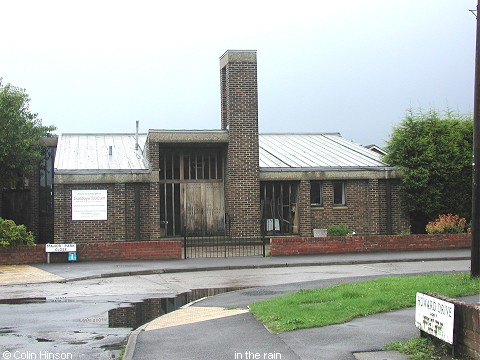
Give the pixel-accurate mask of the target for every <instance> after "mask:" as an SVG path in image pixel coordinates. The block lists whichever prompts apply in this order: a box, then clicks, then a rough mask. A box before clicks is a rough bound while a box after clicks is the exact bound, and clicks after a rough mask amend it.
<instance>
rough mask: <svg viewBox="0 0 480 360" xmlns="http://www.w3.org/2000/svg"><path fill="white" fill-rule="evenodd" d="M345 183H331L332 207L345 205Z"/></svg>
mask: <svg viewBox="0 0 480 360" xmlns="http://www.w3.org/2000/svg"><path fill="white" fill-rule="evenodd" d="M346 204H347V197H346V194H345V182H344V181H335V182H334V183H333V205H346Z"/></svg>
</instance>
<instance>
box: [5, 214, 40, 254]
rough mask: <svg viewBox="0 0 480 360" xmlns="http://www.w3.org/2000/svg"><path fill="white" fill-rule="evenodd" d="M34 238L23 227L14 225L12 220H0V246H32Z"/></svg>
mask: <svg viewBox="0 0 480 360" xmlns="http://www.w3.org/2000/svg"><path fill="white" fill-rule="evenodd" d="M34 243H35V238H34V237H33V234H32V232H31V231H27V228H26V227H25V225H16V224H15V222H13V220H4V219H2V218H0V246H2V247H7V246H13V245H33V244H34Z"/></svg>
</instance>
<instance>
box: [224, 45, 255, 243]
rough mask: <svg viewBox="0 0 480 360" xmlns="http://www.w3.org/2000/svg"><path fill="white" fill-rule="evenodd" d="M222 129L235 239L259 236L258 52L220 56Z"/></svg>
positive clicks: (227, 202)
mask: <svg viewBox="0 0 480 360" xmlns="http://www.w3.org/2000/svg"><path fill="white" fill-rule="evenodd" d="M220 80H221V107H222V115H221V126H222V129H223V130H228V132H229V144H228V151H227V164H226V169H225V211H226V212H227V214H229V216H230V219H231V233H232V236H239V237H249V236H258V235H259V234H260V180H259V170H258V168H259V162H258V90H257V53H256V51H244V50H241V51H239V50H229V51H227V52H225V54H223V55H222V56H221V57H220Z"/></svg>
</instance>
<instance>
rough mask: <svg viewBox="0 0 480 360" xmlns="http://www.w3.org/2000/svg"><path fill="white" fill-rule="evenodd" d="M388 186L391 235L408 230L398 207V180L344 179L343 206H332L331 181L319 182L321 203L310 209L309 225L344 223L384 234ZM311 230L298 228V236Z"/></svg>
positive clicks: (320, 226) (358, 230) (358, 231)
mask: <svg viewBox="0 0 480 360" xmlns="http://www.w3.org/2000/svg"><path fill="white" fill-rule="evenodd" d="M386 181H390V189H391V191H390V192H391V195H390V196H391V227H392V228H391V230H392V233H393V234H398V233H401V232H402V231H405V230H408V229H409V222H408V218H407V217H406V216H405V214H404V213H403V212H402V210H401V208H400V194H399V190H398V185H399V180H396V179H394V180H378V179H360V180H346V181H345V186H346V188H345V192H346V199H347V201H346V202H347V203H346V205H345V206H334V205H333V181H324V182H323V196H324V205H323V206H322V207H312V208H311V211H310V213H311V224H312V228H316V229H326V228H328V226H329V225H338V224H342V225H346V226H348V227H349V228H350V229H351V230H352V231H355V233H356V234H363V235H378V234H387V199H386V197H387V191H386ZM306 234H308V235H311V234H312V232H310V233H306V232H305V231H302V235H306Z"/></svg>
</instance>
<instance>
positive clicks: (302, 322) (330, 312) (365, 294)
mask: <svg viewBox="0 0 480 360" xmlns="http://www.w3.org/2000/svg"><path fill="white" fill-rule="evenodd" d="M417 292H435V293H438V294H442V295H445V296H450V297H459V296H467V295H474V294H477V293H480V278H476V279H475V278H471V277H470V275H469V274H465V273H462V274H453V275H420V276H395V277H382V278H378V279H376V280H371V281H365V282H358V283H352V284H341V285H336V286H332V287H328V288H323V289H318V290H300V291H298V292H295V293H292V294H288V295H283V296H280V297H277V298H273V299H269V300H264V301H259V302H256V303H253V304H252V305H251V306H250V311H251V312H252V313H253V315H254V316H255V318H257V319H258V320H260V321H262V322H263V323H264V324H265V325H266V326H267V327H268V328H269V329H270V330H271V331H273V332H283V331H291V330H297V329H305V328H312V327H320V326H326V325H332V324H339V323H344V322H347V321H350V320H352V319H354V318H357V317H362V316H367V315H372V314H376V313H380V312H386V311H390V310H397V309H401V308H405V307H410V306H415V295H416V293H417Z"/></svg>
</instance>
